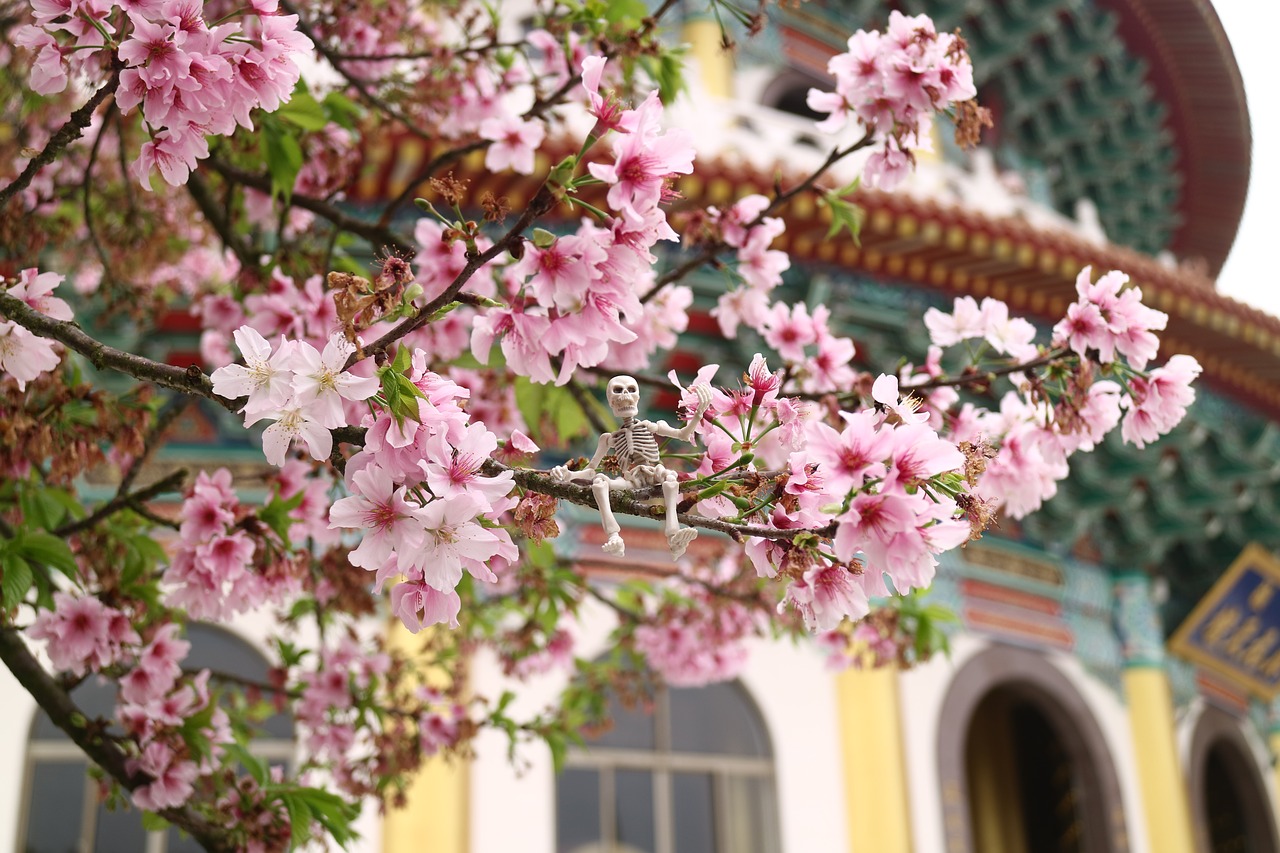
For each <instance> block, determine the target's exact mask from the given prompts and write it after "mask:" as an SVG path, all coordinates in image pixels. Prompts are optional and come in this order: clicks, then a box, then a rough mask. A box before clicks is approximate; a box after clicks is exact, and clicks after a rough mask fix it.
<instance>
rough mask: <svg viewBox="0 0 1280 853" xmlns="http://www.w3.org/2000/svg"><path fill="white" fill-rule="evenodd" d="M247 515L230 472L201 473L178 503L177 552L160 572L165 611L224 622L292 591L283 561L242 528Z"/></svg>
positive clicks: (291, 578)
mask: <svg viewBox="0 0 1280 853" xmlns="http://www.w3.org/2000/svg"><path fill="white" fill-rule="evenodd" d="M248 515H249V510H248V508H247V507H243V506H241V504H240V500H239V498H238V497H236V493H235V491H234V490H233V489H232V487H231V472H230V471H228V470H227V469H225V468H220V469H218V470H217V471H216V472H215V473H214V474H213V475H212V476H210V475H209V474H207V473H206V472H204V471H201V472H200V474H199V475H198V476H197V477H196V482H195V485H193V486H192V488H191V493H190V494H189V495H188V496H187V499H186V500H185V501H183V504H182V511H181V522H182V523H181V526H180V527H179V531H178V543H177V547H176V549H175V550H174V553H173V557H172V559H171V561H170V563H169V569H168V571H166V572H165V581H166V583H167V584H168V586H169V593H168V595H167V596H166V602H167V603H168V604H169V605H170V606H172V607H180V608H183V609H184V610H186V612H187V613H189V614H191V616H193V617H194V618H196V619H210V620H216V621H223V620H226V619H228V618H230V617H232V616H234V615H236V614H237V613H244V612H246V611H249V610H253V609H254V608H256V607H259V606H261V605H262V604H264V603H266V602H268V601H275V602H280V601H282V600H283V599H284V597H285V596H286V595H287V594H289V593H291V592H296V591H297V588H298V582H297V578H296V577H295V574H296V573H295V572H294V571H293V570H292V567H291V565H290V564H289V563H288V561H287V557H286V556H285V555H283V554H271V553H266V552H264V551H262V550H261V549H260V547H259V542H258V540H257V539H256V538H255V537H254V536H252V535H250V533H249V531H248V530H247V529H246V525H245V524H243V522H244V520H245V518H246V517H247V516H248Z"/></svg>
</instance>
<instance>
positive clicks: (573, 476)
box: [547, 465, 596, 486]
mask: <svg viewBox="0 0 1280 853" xmlns="http://www.w3.org/2000/svg"><path fill="white" fill-rule="evenodd" d="M547 473H548V474H549V475H550V477H551V482H553V483H558V484H560V485H562V486H563V485H566V484H568V483H572V482H573V481H574V480H577V479H580V478H586V479H590V478H591V477H593V476H595V473H596V472H595V471H593V470H592V469H590V468H584V469H582V470H581V471H570V470H569V468H568V467H566V466H564V465H557V466H556V467H554V468H552V469H551V470H550V471H548V472H547Z"/></svg>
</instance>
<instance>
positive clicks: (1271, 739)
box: [1267, 729, 1280, 814]
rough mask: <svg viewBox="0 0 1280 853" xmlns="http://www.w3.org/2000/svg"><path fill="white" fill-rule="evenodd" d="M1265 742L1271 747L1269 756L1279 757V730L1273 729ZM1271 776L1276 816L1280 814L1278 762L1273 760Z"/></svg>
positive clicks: (1279, 768)
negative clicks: (1273, 779)
mask: <svg viewBox="0 0 1280 853" xmlns="http://www.w3.org/2000/svg"><path fill="white" fill-rule="evenodd" d="M1267 741H1268V743H1270V745H1271V755H1272V756H1280V729H1273V730H1272V731H1271V734H1270V735H1268V736H1267ZM1271 774H1272V775H1273V776H1274V777H1275V783H1276V802H1275V803H1274V804H1273V805H1274V808H1275V811H1276V814H1280V761H1276V760H1275V759H1274V758H1273V759H1272V762H1271Z"/></svg>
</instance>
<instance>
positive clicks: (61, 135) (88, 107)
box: [0, 65, 123, 208]
mask: <svg viewBox="0 0 1280 853" xmlns="http://www.w3.org/2000/svg"><path fill="white" fill-rule="evenodd" d="M122 67H123V66H121V65H116V66H115V67H114V68H112V69H111V76H110V77H108V78H107V82H106V83H103V84H102V86H101V87H100V88H99V89H98V91H96V92H94V93H93V96H92V97H90V98H89V100H88V101H86V102H85V104H84V106H82V107H81V108H80V109H78V110H76V111H75V112H73V113H72V114H71V118H69V119H67V121H66V123H65V124H63V125H62V127H60V128H58V132H57V133H55V134H54V135H53V136H51V137H49V141H48V142H46V143H45V146H44V148H43V149H41V151H40V153H39V154H37V155H36V156H35V157H33V158H32V159H31V161H30V162H29V163H27V167H26V168H25V169H23V170H22V173H21V174H20V175H18V177H16V178H14V179H13V180H12V181H11V182H10V183H9V184H8V185H7V186H5V187H4V189H0V208H3V207H4V206H5V205H6V204H8V203H9V199H11V198H13V197H14V196H15V195H17V194H18V193H20V192H22V191H23V190H24V189H26V188H27V187H28V186H29V185H30V184H31V181H32V180H33V179H34V178H35V176H36V174H37V173H38V172H39V171H40V170H41V169H43V168H44V167H45V166H48V165H49V164H50V163H52V162H53V161H54V160H56V159H57V158H58V155H59V154H61V153H62V151H63V149H64V148H66V147H67V146H68V145H70V144H71V143H73V142H75V141H76V140H77V139H79V138H80V137H81V136H82V135H83V134H84V131H85V128H87V127H88V126H89V125H90V124H91V123H92V122H93V114H94V113H95V112H96V111H97V109H98V107H99V106H100V105H101V104H102V102H103V101H105V100H106V99H107V98H108V97H110V96H111V95H112V94H113V93H114V92H115V90H116V87H117V86H119V85H120V69H121V68H122Z"/></svg>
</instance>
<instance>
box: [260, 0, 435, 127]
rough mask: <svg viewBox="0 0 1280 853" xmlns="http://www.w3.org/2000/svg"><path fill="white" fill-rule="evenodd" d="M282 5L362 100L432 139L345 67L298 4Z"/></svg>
mask: <svg viewBox="0 0 1280 853" xmlns="http://www.w3.org/2000/svg"><path fill="white" fill-rule="evenodd" d="M280 5H281V7H282V8H283V9H284V10H285V11H286V12H288V13H289V14H290V15H297V16H298V31H299V32H300V33H302V34H303V35H304V36H306V37H307V38H309V39H311V43H312V44H313V45H315V49H316V52H317V53H319V54H320V55H321V56H323V57H324V58H325V59H326V60H328V62H329V64H330V65H332V66H333V70H334V71H337V72H338V73H339V74H341V75H342V79H344V80H346V81H347V82H348V83H349V84H351V87H352V88H353V89H355V90H356V92H357V93H358V94H359V95H360V99H361V100H363V101H364V102H365V103H366V104H368V105H369V106H371V107H373V108H374V109H377V110H381V111H382V112H384V113H386V114H387V115H389V116H391V117H392V118H393V119H395V120H396V121H398V122H400V124H402V125H404V128H405V130H407V131H409V132H410V133H412V134H413V135H414V136H416V137H418V138H419V139H425V140H427V141H428V142H430V141H431V140H432V136H431V134H429V133H427V132H426V131H424V130H423V129H422V128H420V127H418V126H417V125H416V124H414V123H413V122H412V121H410V120H409V117H408V116H406V115H405V114H404V113H402V112H400V110H398V109H396V108H395V107H394V106H393V105H391V104H390V103H388V102H387V101H386V100H384V99H383V98H380V97H378V96H377V95H375V94H374V93H373V91H372V90H370V89H369V84H368V82H367V81H365V80H362V79H360V78H359V77H357V76H355V75H354V74H352V73H351V72H350V71H348V70H347V69H345V68H343V67H342V56H341V55H340V54H338V53H336V52H334V51H332V50H330V49H329V48H328V47H326V46H325V43H324V40H323V39H321V38H320V37H319V36H318V35H317V34H316V31H315V30H314V29H312V27H311V25H310V24H309V23H308V22H307V21H306V19H305V18H304V17H303V15H302V12H301V11H299V9H298V7H297V6H295V5H294V4H293V3H290V2H289V0H283V2H282V3H281V4H280Z"/></svg>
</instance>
